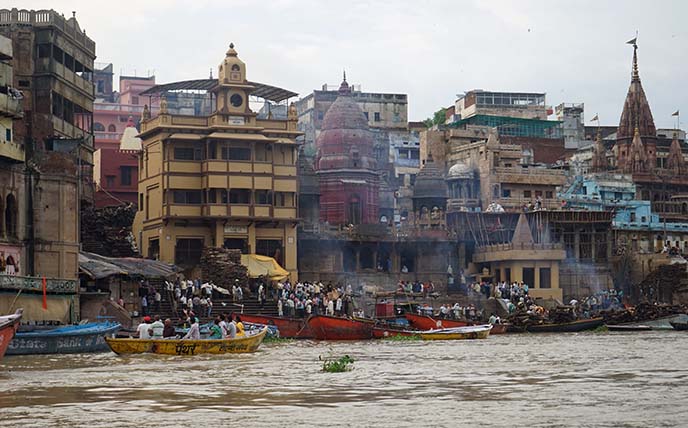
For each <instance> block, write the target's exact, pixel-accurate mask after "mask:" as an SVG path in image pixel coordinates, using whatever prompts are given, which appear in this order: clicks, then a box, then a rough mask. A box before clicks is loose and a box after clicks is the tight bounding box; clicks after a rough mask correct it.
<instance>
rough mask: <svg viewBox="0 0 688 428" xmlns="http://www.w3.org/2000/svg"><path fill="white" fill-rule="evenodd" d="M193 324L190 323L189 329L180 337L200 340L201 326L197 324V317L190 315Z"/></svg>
mask: <svg viewBox="0 0 688 428" xmlns="http://www.w3.org/2000/svg"><path fill="white" fill-rule="evenodd" d="M191 318H192V320H193V321H192V322H193V324H191V328H190V329H189V331H188V332H187V333H186V335H185V336H184V337H182V339H191V340H200V339H201V328H200V327H199V326H198V318H196V317H191Z"/></svg>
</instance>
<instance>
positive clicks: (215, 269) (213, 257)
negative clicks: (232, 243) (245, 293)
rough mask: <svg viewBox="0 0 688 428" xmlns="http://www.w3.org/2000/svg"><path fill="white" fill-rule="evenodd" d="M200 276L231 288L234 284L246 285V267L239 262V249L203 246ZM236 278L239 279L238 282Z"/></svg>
mask: <svg viewBox="0 0 688 428" xmlns="http://www.w3.org/2000/svg"><path fill="white" fill-rule="evenodd" d="M201 278H202V279H203V281H204V282H205V281H208V282H212V283H213V284H215V285H218V286H220V287H224V288H226V289H228V290H231V289H232V286H233V285H234V284H237V283H238V284H240V285H241V286H242V287H246V286H247V285H248V269H247V268H246V266H244V265H242V264H241V250H229V249H226V248H216V247H205V248H203V254H202V255H201ZM236 280H239V281H238V282H237V281H236Z"/></svg>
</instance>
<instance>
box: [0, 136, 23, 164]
mask: <svg viewBox="0 0 688 428" xmlns="http://www.w3.org/2000/svg"><path fill="white" fill-rule="evenodd" d="M0 158H5V159H9V160H10V161H15V162H24V146H23V145H22V144H17V143H15V142H12V141H0Z"/></svg>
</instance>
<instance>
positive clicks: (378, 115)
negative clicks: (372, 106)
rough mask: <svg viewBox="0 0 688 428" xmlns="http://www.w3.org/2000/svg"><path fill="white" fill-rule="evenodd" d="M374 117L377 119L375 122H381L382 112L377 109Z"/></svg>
mask: <svg viewBox="0 0 688 428" xmlns="http://www.w3.org/2000/svg"><path fill="white" fill-rule="evenodd" d="M374 119H375V122H379V121H380V112H377V111H376V112H375V116H374Z"/></svg>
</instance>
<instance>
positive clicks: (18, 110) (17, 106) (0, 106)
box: [0, 92, 24, 119]
mask: <svg viewBox="0 0 688 428" xmlns="http://www.w3.org/2000/svg"><path fill="white" fill-rule="evenodd" d="M2 116H4V117H11V118H12V119H21V118H22V117H24V112H23V111H22V100H20V99H18V98H14V97H13V96H11V95H9V94H3V93H1V92H0V117H2Z"/></svg>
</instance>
